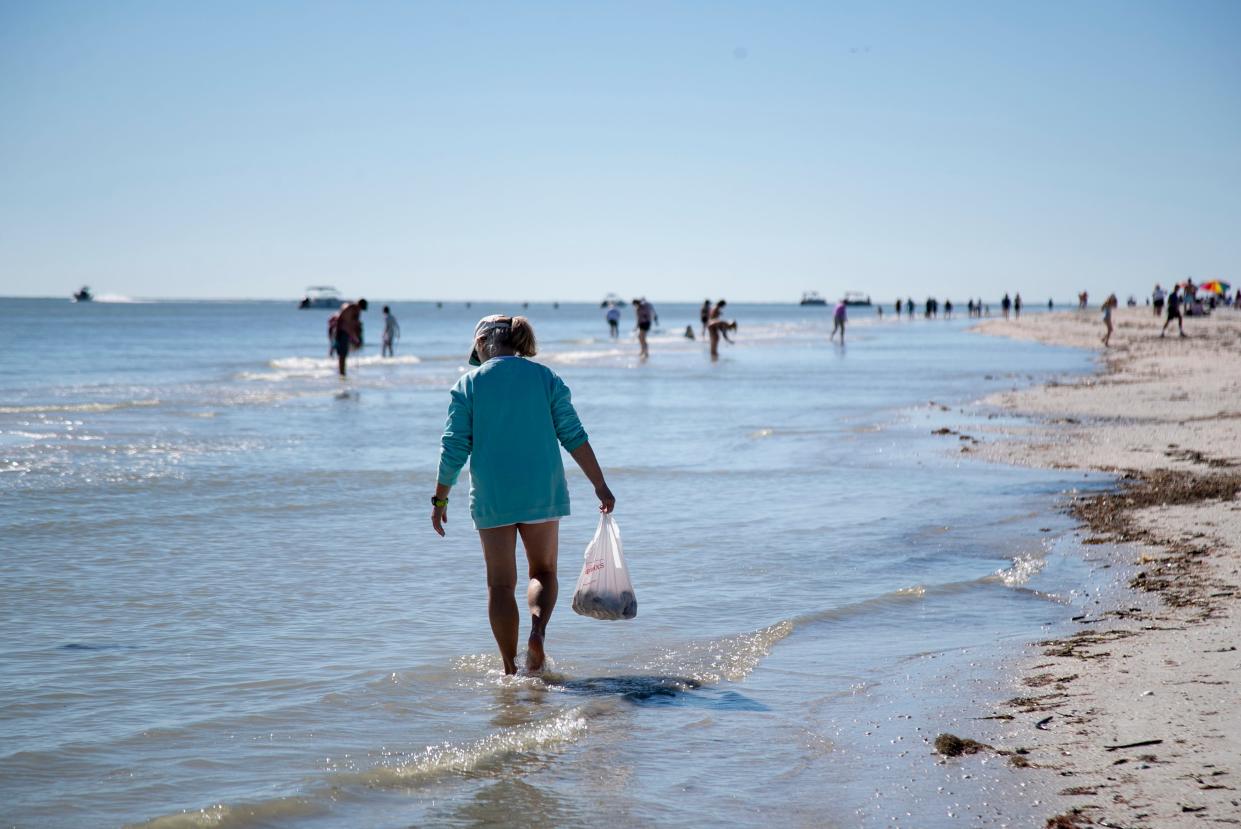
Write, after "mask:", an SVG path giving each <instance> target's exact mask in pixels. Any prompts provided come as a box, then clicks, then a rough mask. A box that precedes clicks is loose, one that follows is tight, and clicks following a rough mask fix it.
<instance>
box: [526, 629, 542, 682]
mask: <svg viewBox="0 0 1241 829" xmlns="http://www.w3.org/2000/svg"><path fill="white" fill-rule="evenodd" d="M546 658H547V657H546V655H545V654H544V653H543V634H541V633H538V632H534V631H532V632H531V633H530V639H529V641H528V642H527V643H526V670H527V671H529V672H530V673H532V674H537V673H538V672H539V671H541V670H543V662H544V660H545V659H546Z"/></svg>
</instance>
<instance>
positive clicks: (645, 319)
mask: <svg viewBox="0 0 1241 829" xmlns="http://www.w3.org/2000/svg"><path fill="white" fill-rule="evenodd" d="M633 308H634V315H635V316H636V317H637V320H638V345H639V346H640V348H639V350H638V356H639V357H641V358H642V359H643V360H645V359H647V358H648V357H650V356H651V350H650V349H649V348H648V347H647V345H646V335H647V332H648V331H650V330H651V323H652V322H653V321H654V320H657V319H659V316H658V315H657V314H656V313H655V306H654V305H652V304H651V303H649V302H647V301H646V298H645V297H644V298H642V299H635V300H634V301H633Z"/></svg>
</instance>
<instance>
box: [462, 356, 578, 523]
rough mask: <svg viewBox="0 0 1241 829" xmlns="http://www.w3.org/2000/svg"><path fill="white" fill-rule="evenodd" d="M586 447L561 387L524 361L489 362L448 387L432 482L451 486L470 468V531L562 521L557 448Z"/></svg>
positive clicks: (563, 491) (564, 491)
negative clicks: (436, 470) (445, 419)
mask: <svg viewBox="0 0 1241 829" xmlns="http://www.w3.org/2000/svg"><path fill="white" fill-rule="evenodd" d="M585 442H586V430H585V429H583V428H582V423H581V421H580V420H578V417H577V412H576V411H575V410H574V409H573V402H572V400H571V399H570V395H569V387H568V386H566V385H565V384H564V381H563V380H561V379H560V377H559V376H557V374H556V373H555V372H554V371H552V370H551V369H549V368H547V367H546V366H544V365H540V364H539V363H535V362H532V361H530V360H527V359H525V358H524V357H493V358H492V359H490V360H488V361H487V362H485V363H483V364H482V365H481V366H479V367H478V368H476V369H474V370H473V371H471V372H469V373H468V374H465V375H464V376H462V377H461V379H460V380H458V381H457V383H456V385H454V386H453V387H452V397H451V399H450V400H449V403H448V422H447V423H445V424H444V436H443V438H442V439H441V440H440V467H439V482H440V483H441V484H444V485H446V486H452V485H453V484H455V483H456V482H457V476H458V475H459V474H461V467H463V466H464V465H465V461H466V459H467V458H468V459H469V461H470V515H471V516H472V517H473V518H474V524H475V526H476V527H478V528H479V529H480V530H481V529H486V528H488V527H503V526H507V525H509V524H520V523H522V522H526V521H542V520H546V519H548V518H560V517H561V516H564V515H568V514H569V487H568V485H567V484H566V483H565V478H564V462H563V461H562V460H561V457H560V447H561V446H563V447H564V448H565V450H566V451H569V452H572V451H573V450H574V449H576V448H577V447H579V446H581V445H582V444H583V443H585Z"/></svg>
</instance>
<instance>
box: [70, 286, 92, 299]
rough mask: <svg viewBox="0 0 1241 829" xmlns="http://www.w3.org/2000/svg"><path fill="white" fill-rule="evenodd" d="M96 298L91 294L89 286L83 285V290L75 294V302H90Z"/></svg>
mask: <svg viewBox="0 0 1241 829" xmlns="http://www.w3.org/2000/svg"><path fill="white" fill-rule="evenodd" d="M94 298H95V296H94V294H92V293H91V292H90V286H89V285H83V286H82V290H80V291H74V292H73V301H74V302H90V301H91V300H93V299H94Z"/></svg>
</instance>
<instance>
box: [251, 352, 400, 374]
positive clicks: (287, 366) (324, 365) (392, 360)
mask: <svg viewBox="0 0 1241 829" xmlns="http://www.w3.org/2000/svg"><path fill="white" fill-rule="evenodd" d="M421 362H422V360H420V359H419V358H417V357H415V356H414V355H412V354H403V355H401V356H400V357H381V356H379V355H378V354H368V355H366V356H364V357H350V358H349V365H351V366H413V365H417V364H418V363H421ZM267 365H269V366H271V367H272V368H278V369H283V370H285V371H310V370H315V369H331V370H333V371H335V370H336V358H335V357H281V358H279V359H275V360H271V361H270V362H268V364H267Z"/></svg>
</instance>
